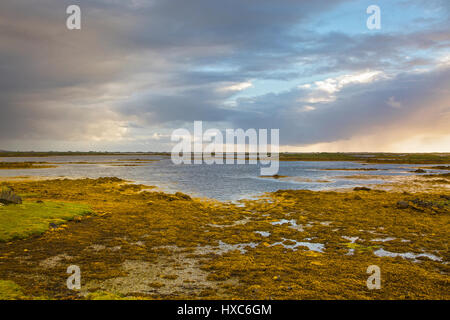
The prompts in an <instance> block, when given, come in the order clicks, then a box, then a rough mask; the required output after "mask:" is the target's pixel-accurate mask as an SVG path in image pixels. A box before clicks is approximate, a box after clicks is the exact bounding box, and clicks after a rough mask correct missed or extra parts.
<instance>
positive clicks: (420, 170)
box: [413, 169, 427, 173]
mask: <svg viewBox="0 0 450 320" xmlns="http://www.w3.org/2000/svg"><path fill="white" fill-rule="evenodd" d="M413 172H415V173H427V172H426V171H425V170H423V169H417V170H415V171H413Z"/></svg>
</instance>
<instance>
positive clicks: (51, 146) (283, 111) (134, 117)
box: [0, 0, 450, 152]
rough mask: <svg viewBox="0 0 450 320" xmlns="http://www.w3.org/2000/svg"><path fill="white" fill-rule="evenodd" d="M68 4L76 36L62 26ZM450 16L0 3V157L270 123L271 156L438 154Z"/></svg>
mask: <svg viewBox="0 0 450 320" xmlns="http://www.w3.org/2000/svg"><path fill="white" fill-rule="evenodd" d="M72 4H76V5H79V7H80V8H81V13H82V15H81V22H82V25H81V30H68V29H67V27H66V19H67V17H68V15H67V14H66V8H67V7H68V6H69V5H72ZM373 4H375V5H377V6H379V7H380V9H381V29H379V30H369V29H368V28H367V26H366V20H367V18H368V17H369V15H368V14H367V13H366V9H367V7H368V6H370V5H373ZM449 13H450V3H449V1H447V0H431V1H425V0H415V1H404V0H396V1H392V0H369V1H365V0H358V1H356V0H351V1H350V0H315V1H291V0H277V1H276V2H275V1H265V0H250V1H239V0H229V1H211V0H189V1H181V0H180V1H168V0H109V1H107V0H90V1H82V0H81V1H74V0H72V1H66V0H62V1H61V0H38V1H33V2H32V3H30V1H26V0H4V1H2V3H1V4H0V48H1V50H0V70H1V74H2V77H1V79H0V108H1V109H0V110H1V115H2V116H1V117H0V150H22V151H25V150H26V151H28V150H34V151H48V150H54V151H69V150H72V151H74V150H77V151H90V150H96V151H170V150H171V146H172V145H173V144H172V143H171V142H170V135H171V133H172V131H173V130H174V129H177V128H187V129H192V126H193V122H194V121H196V120H201V121H203V123H204V126H205V128H218V129H220V130H223V129H225V128H243V129H244V130H245V129H248V128H255V129H265V128H267V129H271V128H277V129H280V144H281V146H280V151H293V152H295V151H297V152H307V151H311V152H318V151H332V152H333V151H334V152H336V151H340V152H350V151H354V152H365V151H366V152H370V151H372V152H377V151H380V152H450V130H449V127H450V126H449V124H450V19H449Z"/></svg>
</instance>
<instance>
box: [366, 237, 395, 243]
mask: <svg viewBox="0 0 450 320" xmlns="http://www.w3.org/2000/svg"><path fill="white" fill-rule="evenodd" d="M395 239H397V238H393V237H387V238H377V239H372V240H371V241H374V242H388V241H392V240H395Z"/></svg>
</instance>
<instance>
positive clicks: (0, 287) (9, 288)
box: [0, 280, 25, 300]
mask: <svg viewBox="0 0 450 320" xmlns="http://www.w3.org/2000/svg"><path fill="white" fill-rule="evenodd" d="M24 298H25V295H24V294H23V292H22V288H21V287H20V286H19V285H17V284H16V283H15V282H13V281H9V280H0V300H17V299H24Z"/></svg>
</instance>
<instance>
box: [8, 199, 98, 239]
mask: <svg viewBox="0 0 450 320" xmlns="http://www.w3.org/2000/svg"><path fill="white" fill-rule="evenodd" d="M89 212H90V211H89V207H88V206H86V205H83V204H77V203H66V202H55V201H46V202H39V203H36V202H30V201H25V202H24V203H22V204H18V205H8V206H1V207H0V242H2V241H3V242H4V241H10V240H13V239H23V238H26V237H30V236H34V235H39V234H42V233H44V232H45V231H47V230H48V229H49V228H50V224H52V225H54V226H55V227H56V226H59V225H62V224H63V223H65V222H67V221H70V220H73V219H74V218H75V217H81V216H84V215H86V214H89Z"/></svg>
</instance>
